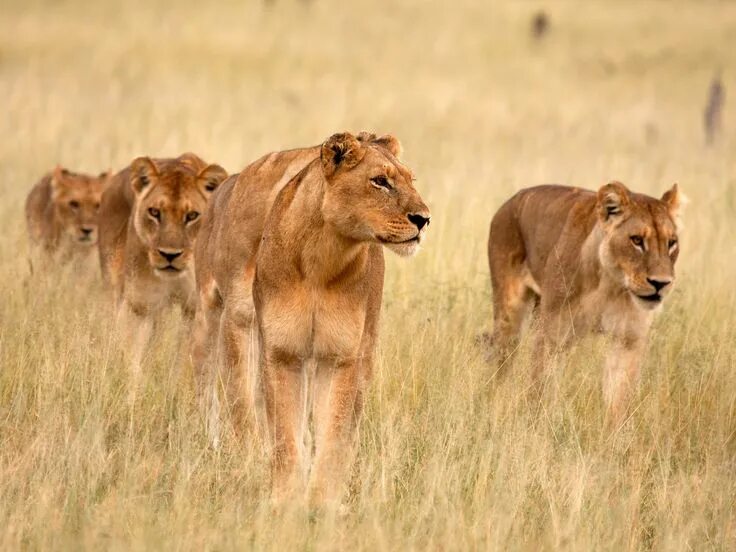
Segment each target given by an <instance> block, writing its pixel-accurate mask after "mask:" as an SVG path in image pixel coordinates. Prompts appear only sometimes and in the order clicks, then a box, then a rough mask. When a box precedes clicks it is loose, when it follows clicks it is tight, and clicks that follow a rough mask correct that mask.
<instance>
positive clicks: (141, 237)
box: [99, 154, 227, 371]
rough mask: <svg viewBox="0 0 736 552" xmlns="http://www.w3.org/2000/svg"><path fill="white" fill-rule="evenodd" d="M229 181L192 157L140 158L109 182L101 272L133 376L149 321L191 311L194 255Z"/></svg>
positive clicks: (104, 203)
mask: <svg viewBox="0 0 736 552" xmlns="http://www.w3.org/2000/svg"><path fill="white" fill-rule="evenodd" d="M226 177H227V173H226V172H225V170H224V169H223V168H222V167H220V166H218V165H207V164H206V163H205V162H204V161H202V160H201V159H200V158H199V157H197V156H196V155H193V154H184V155H182V156H180V157H178V158H176V159H157V160H152V159H150V158H148V157H139V158H138V159H136V160H134V161H133V162H132V163H131V165H130V166H129V167H127V168H125V169H124V170H122V171H120V172H119V173H118V174H117V175H115V177H114V179H113V182H112V183H111V185H110V186H109V187H108V189H107V190H106V191H105V193H104V194H103V197H102V203H101V206H100V243H99V253H100V265H101V268H102V273H103V277H104V279H105V281H107V282H108V283H109V284H110V285H111V286H112V288H113V290H114V293H115V297H116V302H117V303H118V308H119V314H120V316H121V318H122V320H121V323H122V325H123V327H124V329H125V331H126V333H127V334H128V335H127V338H128V346H127V348H126V350H127V351H128V352H129V353H130V354H131V364H132V367H133V368H134V369H135V370H136V371H137V369H138V368H139V366H140V360H141V356H142V353H143V350H144V347H145V344H146V343H147V341H148V338H149V334H150V331H151V329H152V316H153V315H154V314H155V313H156V312H157V311H159V310H160V309H161V308H163V307H166V306H168V305H171V304H178V305H180V306H181V308H182V312H183V313H184V315H185V316H186V317H188V318H191V317H192V316H193V314H194V311H195V305H196V294H195V292H194V291H195V290H194V270H193V267H192V263H191V260H192V251H193V245H194V241H195V238H196V236H197V233H198V231H199V227H200V226H201V219H202V215H203V214H204V212H205V209H206V208H207V202H208V201H209V198H210V196H211V194H212V192H213V191H214V190H215V189H216V188H217V186H219V184H220V183H221V182H222V181H223V180H224V179H225V178H226Z"/></svg>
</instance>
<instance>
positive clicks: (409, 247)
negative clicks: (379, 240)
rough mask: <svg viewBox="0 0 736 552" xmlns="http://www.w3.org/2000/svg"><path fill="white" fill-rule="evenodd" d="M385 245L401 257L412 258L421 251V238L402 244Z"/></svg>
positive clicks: (387, 243) (388, 243)
mask: <svg viewBox="0 0 736 552" xmlns="http://www.w3.org/2000/svg"><path fill="white" fill-rule="evenodd" d="M383 245H385V246H386V247H387V248H388V249H390V250H391V251H393V252H394V253H396V254H397V255H398V256H399V257H411V256H412V255H414V254H415V253H416V252H417V251H419V238H416V239H413V240H410V241H405V242H401V243H391V242H384V243H383Z"/></svg>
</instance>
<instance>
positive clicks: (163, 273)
mask: <svg viewBox="0 0 736 552" xmlns="http://www.w3.org/2000/svg"><path fill="white" fill-rule="evenodd" d="M153 271H154V272H155V273H156V276H158V277H159V278H165V279H173V278H180V277H181V276H182V275H183V274H184V273H185V272H186V271H185V270H184V269H183V268H177V267H175V266H171V265H169V266H164V267H155V268H154V269H153Z"/></svg>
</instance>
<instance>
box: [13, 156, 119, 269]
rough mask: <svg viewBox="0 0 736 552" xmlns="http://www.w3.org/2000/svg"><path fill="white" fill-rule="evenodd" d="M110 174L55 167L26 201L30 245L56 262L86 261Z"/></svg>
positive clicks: (92, 242) (95, 241) (95, 234)
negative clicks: (39, 249)
mask: <svg viewBox="0 0 736 552" xmlns="http://www.w3.org/2000/svg"><path fill="white" fill-rule="evenodd" d="M108 179H109V173H107V172H103V173H100V174H99V175H98V176H91V175H87V174H80V173H75V172H72V171H70V170H68V169H65V168H63V167H61V166H57V167H56V168H55V169H54V170H53V171H52V172H51V173H49V174H47V175H45V176H44V177H43V178H42V179H41V180H40V181H39V182H38V183H37V184H36V185H35V186H34V187H33V188H32V189H31V191H30V193H29V194H28V198H27V199H26V223H27V225H28V234H29V236H30V238H31V243H32V244H33V245H36V246H38V247H40V248H41V250H42V251H43V252H44V253H46V254H48V255H51V256H55V257H58V259H59V260H62V261H63V260H70V259H72V258H80V257H86V256H88V255H89V253H90V252H91V251H92V250H93V249H94V248H93V246H94V245H95V244H96V243H97V210H98V208H99V206H100V198H101V196H102V191H103V190H104V188H105V186H106V185H107V183H108Z"/></svg>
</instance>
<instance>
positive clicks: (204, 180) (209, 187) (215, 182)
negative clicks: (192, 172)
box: [197, 165, 227, 195]
mask: <svg viewBox="0 0 736 552" xmlns="http://www.w3.org/2000/svg"><path fill="white" fill-rule="evenodd" d="M226 178H227V171H226V170H225V169H223V168H222V167H221V166H220V165H207V166H206V167H205V168H204V169H202V170H201V171H199V174H198V175H197V183H198V184H199V187H200V188H201V190H202V192H204V194H205V195H209V194H211V193H212V192H214V191H215V190H216V189H217V187H218V186H219V185H220V184H222V183H223V182H224V180H225V179H226Z"/></svg>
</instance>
